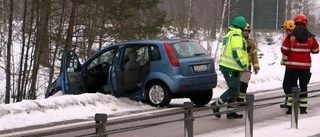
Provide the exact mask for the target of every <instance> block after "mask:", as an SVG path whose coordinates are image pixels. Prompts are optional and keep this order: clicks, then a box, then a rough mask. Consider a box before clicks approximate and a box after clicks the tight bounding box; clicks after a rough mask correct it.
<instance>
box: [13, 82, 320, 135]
mask: <svg viewBox="0 0 320 137" xmlns="http://www.w3.org/2000/svg"><path fill="white" fill-rule="evenodd" d="M319 91H320V90H314V91H309V92H301V93H300V89H299V88H298V87H294V88H292V94H289V95H281V96H273V97H268V98H262V99H254V95H253V94H247V96H246V101H243V102H238V103H230V104H224V105H221V106H211V107H194V104H193V103H192V102H184V103H183V108H181V109H177V110H175V111H172V112H171V111H170V112H166V113H159V114H152V115H146V116H144V117H136V118H135V117H132V118H127V119H121V120H114V121H108V116H107V114H103V113H97V114H95V116H94V120H95V123H94V122H92V124H87V125H83V126H80V127H79V126H78V127H70V128H63V129H55V130H53V129H51V130H50V131H44V132H35V133H28V134H26V133H24V134H22V135H21V136H25V137H27V136H30V137H31V136H32V137H34V136H50V135H57V134H61V133H67V132H76V131H81V130H88V129H91V130H92V129H95V132H92V133H89V134H85V135H80V136H78V137H108V135H112V134H117V133H122V132H128V131H132V130H138V129H144V128H149V127H153V126H159V125H164V124H168V123H173V122H182V121H183V122H184V131H183V132H184V133H183V134H184V137H193V136H194V127H193V122H194V121H195V120H197V119H199V118H203V117H212V116H214V115H215V114H226V113H230V112H239V111H245V118H244V119H245V137H253V116H254V110H255V109H260V108H264V107H268V106H271V105H277V104H280V103H284V101H271V100H275V99H279V98H285V97H289V96H290V97H293V102H292V113H291V128H296V129H298V110H299V99H300V98H299V95H300V94H307V93H308V94H310V93H315V92H318V93H319ZM316 97H320V94H317V95H313V96H308V98H316ZM264 101H268V103H261V102H264ZM258 102H260V104H259V103H258ZM228 106H229V107H230V106H231V107H235V109H233V110H226V111H221V112H218V113H213V112H212V111H211V113H210V114H204V115H197V116H195V115H194V112H196V111H204V110H208V109H210V110H212V109H213V108H218V107H219V108H222V107H228ZM181 114H183V115H184V116H183V118H177V119H174V120H172V119H171V120H165V119H164V118H165V117H170V116H175V115H181ZM157 118H161V121H160V122H159V121H158V122H150V123H148V124H142V125H134V124H132V126H129V125H131V124H128V125H127V126H117V125H121V124H123V123H130V122H137V121H146V120H150V121H151V120H153V121H156V120H154V119H157ZM111 126H116V127H118V128H112V129H111V128H110V129H108V127H111ZM177 132H178V131H177ZM181 132H182V131H181ZM17 136H19V135H17Z"/></svg>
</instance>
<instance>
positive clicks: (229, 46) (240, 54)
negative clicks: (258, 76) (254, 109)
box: [211, 16, 249, 119]
mask: <svg viewBox="0 0 320 137" xmlns="http://www.w3.org/2000/svg"><path fill="white" fill-rule="evenodd" d="M246 25H247V21H246V19H245V18H244V17H242V16H238V17H236V18H235V19H234V20H233V22H232V25H231V26H230V27H229V32H228V33H227V34H226V35H225V36H224V38H223V44H222V47H221V55H220V60H219V70H220V71H221V73H222V74H223V77H224V79H225V81H226V83H227V85H228V89H227V90H226V91H225V92H224V93H223V94H222V95H221V96H220V97H219V98H218V100H216V101H214V102H213V103H212V104H211V106H220V105H222V104H224V103H235V102H236V98H237V96H238V95H239V84H240V76H241V73H242V72H243V71H248V63H249V60H248V53H247V43H246V41H245V39H244V37H243V35H242V30H243V29H244V28H245V27H246ZM232 109H234V108H233V107H231V106H228V110H232ZM219 110H220V108H213V113H217V112H219ZM215 116H216V117H218V118H220V117H221V115H220V114H216V115H215ZM242 117H243V115H242V114H237V113H236V112H229V113H227V119H241V118H242Z"/></svg>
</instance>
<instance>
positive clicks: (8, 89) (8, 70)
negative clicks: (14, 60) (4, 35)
mask: <svg viewBox="0 0 320 137" xmlns="http://www.w3.org/2000/svg"><path fill="white" fill-rule="evenodd" d="M9 3H10V15H9V33H8V44H7V63H6V64H7V65H6V97H5V103H6V104H9V103H10V92H11V46H12V33H13V31H12V30H13V1H10V2H9Z"/></svg>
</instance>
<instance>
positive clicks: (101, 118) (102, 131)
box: [94, 113, 108, 137]
mask: <svg viewBox="0 0 320 137" xmlns="http://www.w3.org/2000/svg"><path fill="white" fill-rule="evenodd" d="M94 120H95V121H96V125H97V126H96V135H97V136H99V137H108V135H106V131H107V129H106V128H107V114H102V113H97V114H95V116H94ZM98 124H99V126H98Z"/></svg>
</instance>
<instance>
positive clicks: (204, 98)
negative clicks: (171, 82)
mask: <svg viewBox="0 0 320 137" xmlns="http://www.w3.org/2000/svg"><path fill="white" fill-rule="evenodd" d="M212 94H213V93H212V89H207V90H205V91H204V92H202V93H201V94H197V95H194V96H191V97H190V100H191V101H192V102H193V103H194V104H195V105H197V106H204V105H206V104H208V103H209V102H210V101H211V99H212Z"/></svg>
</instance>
